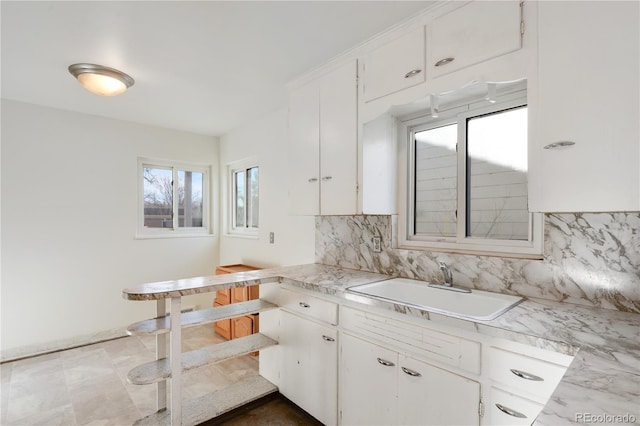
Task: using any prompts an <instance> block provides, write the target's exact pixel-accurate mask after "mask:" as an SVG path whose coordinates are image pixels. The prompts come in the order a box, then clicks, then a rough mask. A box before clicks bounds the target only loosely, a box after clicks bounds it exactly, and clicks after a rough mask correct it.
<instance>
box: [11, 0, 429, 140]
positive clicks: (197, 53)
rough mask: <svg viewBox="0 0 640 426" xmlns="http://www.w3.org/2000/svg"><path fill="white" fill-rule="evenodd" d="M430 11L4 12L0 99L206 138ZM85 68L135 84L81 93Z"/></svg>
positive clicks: (52, 7) (239, 5)
mask: <svg viewBox="0 0 640 426" xmlns="http://www.w3.org/2000/svg"><path fill="white" fill-rule="evenodd" d="M430 3H432V2H428V1H283V2H271V1H257V2H253V1H193V2H192V1H123V2H114V1H104V2H102V1H69V2H59V1H44V2H32V1H15V2H14V1H4V0H3V1H2V2H1V4H0V7H1V9H0V13H1V18H2V50H1V55H2V56H1V59H2V86H1V90H2V92H1V93H2V97H3V98H6V99H13V100H18V101H23V102H29V103H33V104H38V105H44V106H49V107H54V108H60V109H65V110H71V111H78V112H84V113H88V114H95V115H100V116H105V117H110V118H116V119H121V120H128V121H134V122H138V123H145V124H152V125H157V126H162V127H168V128H173V129H178V130H184V131H189V132H194V133H200V134H207V135H221V134H224V133H226V132H228V131H230V130H232V129H234V128H236V127H239V126H241V125H242V123H243V122H247V121H251V120H254V119H256V118H259V117H260V116H262V115H264V114H266V113H268V112H270V111H273V110H276V109H278V108H281V107H283V106H285V105H286V91H285V87H284V84H285V83H286V82H288V81H290V80H292V79H293V78H295V77H297V76H299V75H300V74H302V73H304V72H306V71H308V70H310V69H312V68H314V67H316V66H319V65H321V64H322V63H323V62H325V61H327V60H328V59H330V58H332V57H334V56H336V55H338V54H340V53H342V52H344V51H346V50H348V49H349V48H351V47H352V46H354V45H356V44H358V43H360V42H363V41H365V40H366V39H368V38H370V37H371V36H373V35H375V34H376V33H378V32H380V31H382V30H384V29H385V28H387V27H389V26H391V25H393V24H394V23H396V22H399V21H401V20H403V19H405V18H406V17H409V16H411V15H412V14H414V13H415V12H417V11H418V10H421V9H423V8H425V7H427V6H428V5H429V4H430ZM76 62H89V63H96V64H101V65H106V66H109V67H113V68H118V69H120V70H122V71H124V72H126V73H128V74H129V75H131V76H132V77H133V78H134V79H135V80H136V83H135V85H134V86H133V87H132V88H131V89H129V90H128V91H127V92H126V93H125V94H123V95H121V96H118V97H112V98H105V97H99V96H96V95H93V94H91V93H89V92H87V91H85V90H84V89H83V88H82V87H81V86H80V85H79V84H78V83H77V82H76V81H75V79H74V78H73V77H72V76H71V74H69V72H68V71H67V67H68V66H69V65H70V64H73V63H76Z"/></svg>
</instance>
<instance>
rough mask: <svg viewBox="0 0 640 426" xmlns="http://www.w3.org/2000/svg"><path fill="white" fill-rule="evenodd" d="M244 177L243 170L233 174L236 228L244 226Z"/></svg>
mask: <svg viewBox="0 0 640 426" xmlns="http://www.w3.org/2000/svg"><path fill="white" fill-rule="evenodd" d="M244 178H245V176H244V170H243V171H240V172H235V173H234V174H233V181H234V197H235V208H236V211H235V214H236V224H235V226H236V228H241V227H244V226H245V223H244V209H245V203H244V200H245V184H244V181H245V179H244Z"/></svg>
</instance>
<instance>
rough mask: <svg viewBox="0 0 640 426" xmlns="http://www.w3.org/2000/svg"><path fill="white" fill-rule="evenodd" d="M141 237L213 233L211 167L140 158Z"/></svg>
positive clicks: (139, 220)
mask: <svg viewBox="0 0 640 426" xmlns="http://www.w3.org/2000/svg"><path fill="white" fill-rule="evenodd" d="M138 176H139V177H138V180H139V188H140V189H139V191H140V193H139V194H140V195H139V199H140V200H139V214H138V237H140V238H147V237H175V236H194V235H206V234H209V233H210V224H209V211H210V190H209V187H210V185H209V179H210V167H209V166H206V165H197V164H186V163H178V162H173V161H170V160H158V159H148V158H139V159H138Z"/></svg>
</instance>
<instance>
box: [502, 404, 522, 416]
mask: <svg viewBox="0 0 640 426" xmlns="http://www.w3.org/2000/svg"><path fill="white" fill-rule="evenodd" d="M496 407H498V410H500V411H502V412H503V413H505V414H507V415H509V416H511V417H517V418H519V419H526V418H527V416H525V415H524V414H522V413H521V412H519V411H516V410H513V409H511V408H509V407H505V406H504V405H502V404H496Z"/></svg>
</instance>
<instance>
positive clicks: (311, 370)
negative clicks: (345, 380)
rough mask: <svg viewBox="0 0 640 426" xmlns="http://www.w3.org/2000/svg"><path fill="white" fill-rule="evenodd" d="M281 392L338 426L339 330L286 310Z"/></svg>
mask: <svg viewBox="0 0 640 426" xmlns="http://www.w3.org/2000/svg"><path fill="white" fill-rule="evenodd" d="M279 343H280V344H279V347H280V351H281V356H282V367H281V372H280V386H279V387H280V392H281V393H282V394H283V395H284V396H286V397H287V398H289V399H290V400H291V401H293V402H294V403H296V404H297V405H298V406H300V407H301V408H302V409H303V410H305V411H306V412H307V413H309V414H311V415H312V416H313V417H315V418H316V419H318V420H320V421H321V422H322V423H324V424H327V425H334V424H337V414H338V412H337V406H338V396H337V394H338V346H337V344H338V339H337V331H336V330H335V329H333V328H331V327H328V326H324V325H321V324H319V323H317V322H315V321H311V320H308V319H304V318H301V317H299V316H297V315H293V314H290V313H288V312H285V311H282V317H281V329H280V342H279Z"/></svg>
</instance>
